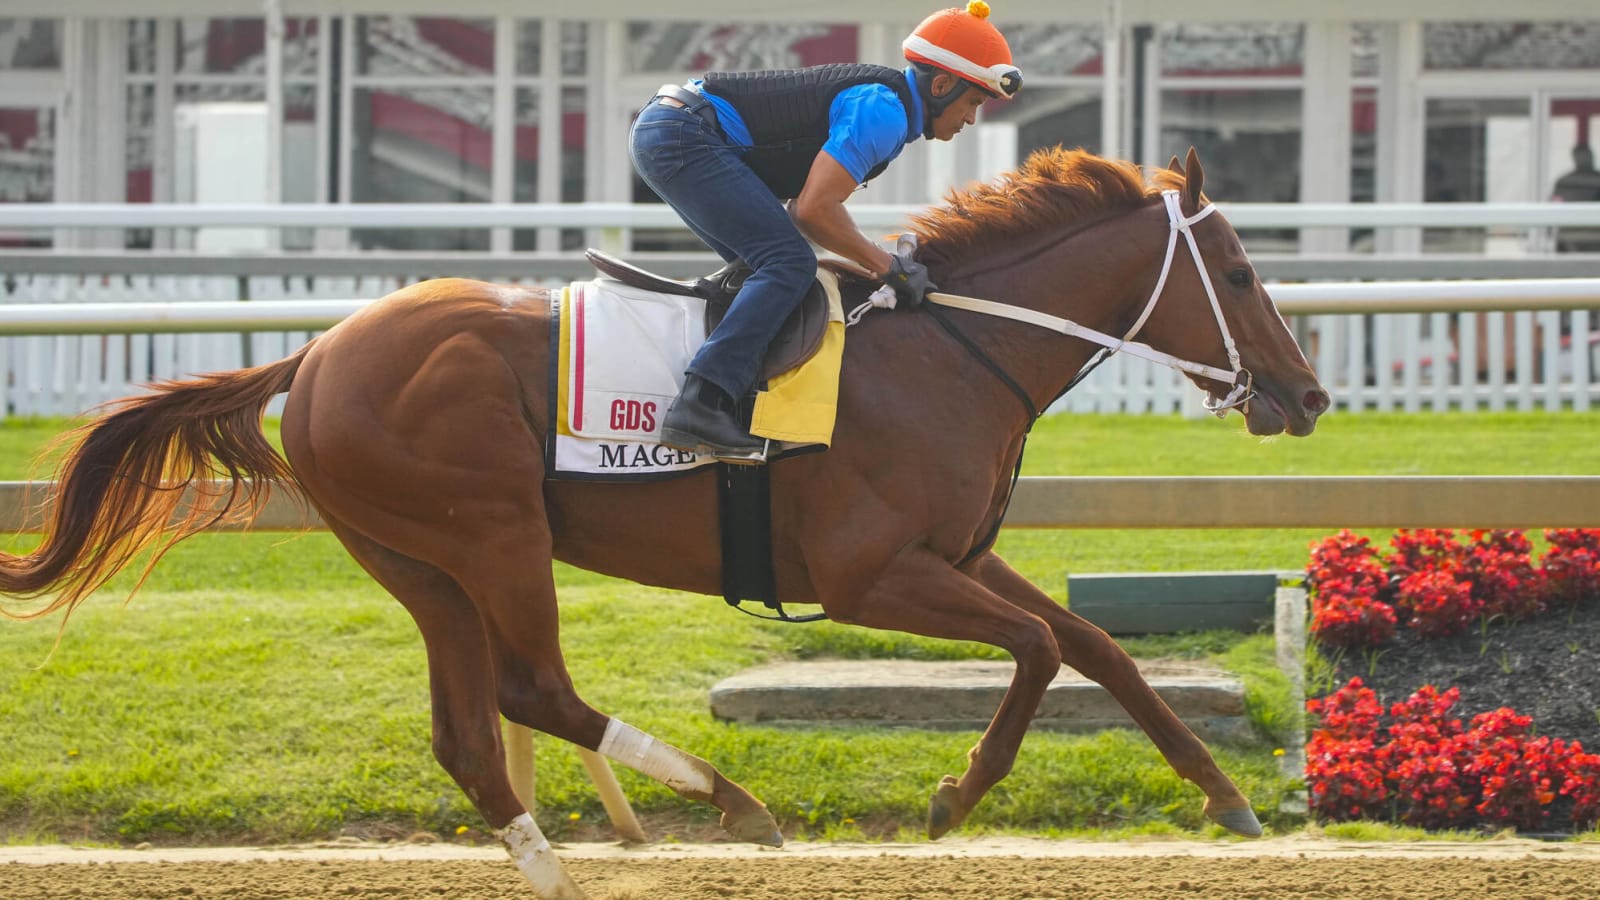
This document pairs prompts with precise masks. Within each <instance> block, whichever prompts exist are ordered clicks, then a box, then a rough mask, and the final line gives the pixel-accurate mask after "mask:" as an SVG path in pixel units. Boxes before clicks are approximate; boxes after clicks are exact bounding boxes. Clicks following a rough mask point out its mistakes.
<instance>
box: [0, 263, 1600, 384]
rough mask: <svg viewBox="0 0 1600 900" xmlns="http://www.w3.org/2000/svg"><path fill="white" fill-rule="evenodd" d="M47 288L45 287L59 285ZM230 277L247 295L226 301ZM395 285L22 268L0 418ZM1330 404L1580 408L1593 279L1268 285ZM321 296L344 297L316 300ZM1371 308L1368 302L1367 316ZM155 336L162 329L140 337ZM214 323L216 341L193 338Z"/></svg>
mask: <svg viewBox="0 0 1600 900" xmlns="http://www.w3.org/2000/svg"><path fill="white" fill-rule="evenodd" d="M58 282H59V283H58ZM241 283H243V287H244V289H245V290H246V291H248V296H249V297H250V301H249V302H241V301H240V298H239V294H240V291H241ZM402 283H403V282H402V281H401V280H400V279H394V278H364V279H354V278H345V279H317V280H309V279H290V280H285V279H282V278H250V279H238V278H229V277H211V278H194V277H183V278H178V277H161V276H129V277H123V278H117V279H111V280H108V279H104V278H93V279H84V278H80V277H70V278H66V279H57V278H54V277H49V276H21V277H19V278H17V279H16V284H15V286H14V287H13V288H12V290H11V291H10V293H9V296H8V297H6V298H5V299H7V300H9V301H10V302H9V303H6V304H0V335H11V336H10V337H0V369H3V370H4V372H5V373H7V375H8V377H6V378H5V379H4V380H3V381H0V412H3V411H5V410H9V411H10V412H11V413H13V414H17V415H61V414H71V413H76V412H79V411H81V410H83V409H85V408H87V407H89V406H92V405H94V404H95V403H98V402H101V401H104V400H109V399H114V398H116V397H122V396H126V395H128V394H131V393H135V392H137V391H138V390H139V389H140V385H143V384H146V383H148V382H150V381H152V380H160V379H168V378H179V377H185V376H188V375H193V374H197V373H200V372H208V371H218V370H224V369H233V368H239V367H241V366H246V365H256V364H260V363H265V362H269V361H271V360H274V359H279V358H282V357H283V356H285V355H287V354H288V353H290V352H293V350H294V349H296V348H297V347H299V346H300V345H301V344H303V343H304V342H305V341H306V340H308V339H309V338H310V336H311V334H312V333H313V332H316V331H319V330H321V329H323V328H326V327H328V326H329V325H331V324H332V323H333V322H336V321H338V320H339V319H340V318H342V317H344V316H345V315H348V314H349V313H350V312H352V311H354V310H355V309H357V308H359V307H360V306H361V305H362V304H363V303H365V302H366V301H368V300H371V299H374V298H377V297H380V296H383V295H384V294H387V293H389V292H390V291H392V290H394V289H396V288H398V287H400V286H401V284H402ZM1272 292H1273V293H1274V295H1275V296H1276V297H1277V299H1278V303H1279V306H1280V308H1281V309H1283V310H1284V312H1285V314H1286V315H1290V316H1295V317H1298V318H1296V319H1295V324H1296V327H1297V330H1298V331H1299V332H1300V335H1301V340H1302V343H1303V344H1304V346H1305V347H1306V351H1307V355H1308V356H1309V357H1310V358H1311V360H1312V362H1313V364H1314V365H1315V366H1316V368H1317V371H1318V373H1319V374H1320V375H1321V377H1322V379H1323V381H1324V383H1325V384H1326V385H1327V387H1328V389H1329V390H1330V392H1331V393H1332V394H1333V396H1334V398H1335V402H1336V403H1337V404H1338V405H1339V407H1340V408H1342V409H1345V410H1361V409H1377V410H1392V409H1405V410H1419V409H1423V408H1427V409H1433V410H1440V411H1442V410H1447V409H1452V408H1459V409H1535V408H1538V409H1556V408H1562V407H1568V406H1570V407H1573V408H1578V409H1588V408H1590V407H1591V405H1592V404H1594V403H1595V402H1596V401H1597V400H1600V385H1597V384H1596V383H1595V377H1594V376H1595V373H1596V371H1597V370H1600V360H1596V358H1595V354H1596V352H1597V350H1600V343H1597V342H1600V333H1597V332H1596V330H1595V328H1594V327H1593V322H1592V319H1591V314H1590V310H1591V309H1600V278H1590V279H1541V280H1530V281H1475V282H1374V283H1362V284H1344V283H1334V284H1296V285H1276V286H1273V287H1272ZM326 296H336V297H340V298H344V299H339V300H320V299H318V298H319V297H326ZM1374 310H1383V312H1379V313H1377V314H1372V315H1368V313H1372V312H1373V311H1374ZM157 329H162V330H163V331H161V333H149V332H152V331H155V330H157ZM219 330H221V331H227V332H230V333H226V334H216V333H204V332H217V331H219ZM1196 399H1197V397H1196V392H1195V391H1194V390H1193V389H1192V388H1191V387H1189V386H1188V383H1187V382H1186V381H1185V380H1183V379H1182V378H1181V377H1180V376H1178V375H1177V374H1176V373H1174V372H1172V371H1171V370H1168V369H1165V368H1161V367H1156V366H1152V365H1150V364H1147V363H1144V362H1142V361H1140V360H1135V359H1131V358H1126V357H1116V358H1113V359H1112V360H1111V361H1110V362H1109V363H1107V364H1106V365H1105V366H1102V367H1101V368H1100V369H1099V370H1098V371H1096V372H1095V373H1094V375H1092V376H1091V377H1090V378H1089V379H1087V380H1086V381H1085V382H1084V384H1083V385H1081V386H1079V388H1077V389H1076V390H1075V391H1074V392H1073V393H1072V394H1070V395H1068V396H1067V397H1066V398H1065V399H1064V400H1063V401H1062V403H1061V405H1060V406H1059V407H1058V408H1059V409H1064V410H1070V411H1074V412H1156V413H1171V412H1185V413H1192V412H1195V411H1196V409H1197V406H1196Z"/></svg>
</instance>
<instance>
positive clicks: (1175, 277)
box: [913, 147, 1329, 435]
mask: <svg viewBox="0 0 1600 900" xmlns="http://www.w3.org/2000/svg"><path fill="white" fill-rule="evenodd" d="M1204 186H1205V170H1204V169H1203V168H1202V167H1201V165H1200V159H1199V157H1198V156H1197V155H1196V154H1195V152H1194V151H1193V150H1190V151H1189V157H1188V160H1187V162H1186V163H1185V164H1183V165H1179V164H1178V162H1177V160H1176V158H1174V160H1173V164H1172V166H1171V168H1170V169H1166V170H1158V171H1156V172H1154V173H1151V175H1150V177H1149V178H1148V179H1147V178H1146V176H1145V173H1143V172H1142V171H1141V170H1140V169H1139V168H1138V167H1137V166H1134V165H1133V164H1131V163H1126V162H1120V161H1116V160H1108V159H1103V158H1101V157H1098V156H1095V155H1093V154H1090V153H1086V152H1084V151H1081V150H1066V149H1063V148H1060V147H1055V148H1050V149H1045V150H1039V151H1036V152H1034V153H1033V154H1032V155H1030V156H1029V157H1028V159H1027V160H1026V161H1025V162H1024V163H1023V165H1022V166H1021V167H1020V168H1018V169H1017V170H1016V171H1014V172H1011V173H1008V174H1006V175H1003V176H1001V177H1000V178H999V179H996V180H995V181H993V182H988V183H984V184H977V185H971V186H969V187H967V188H964V189H961V190H958V191H952V192H951V193H950V194H949V195H948V196H947V197H946V202H945V204H944V205H943V206H940V207H937V208H933V209H931V210H929V211H928V212H927V213H925V214H923V215H921V216H919V217H917V218H916V219H915V220H914V224H913V230H914V231H915V232H916V233H917V237H918V238H919V240H920V241H921V243H922V249H921V256H922V258H923V260H924V261H925V262H927V263H928V265H929V268H930V269H932V270H933V272H934V276H935V277H934V280H935V281H936V282H937V283H938V284H940V285H941V286H943V288H944V289H945V290H946V291H949V292H950V293H949V294H945V295H944V296H943V297H942V298H941V297H940V296H939V295H933V297H932V299H934V301H935V302H936V303H946V304H949V305H957V306H961V307H962V308H964V309H967V310H972V311H977V312H983V313H987V314H988V315H989V316H992V317H999V318H1008V319H1019V318H1020V319H1021V320H1022V321H1028V322H1032V323H1033V324H1034V325H1043V326H1044V328H1043V329H1034V330H1033V331H1032V332H1031V333H1028V334H1024V333H1019V332H1017V331H1016V330H1015V329H1016V326H1015V325H1005V324H992V323H985V322H983V321H975V320H969V321H967V322H966V323H965V325H964V327H965V328H969V329H970V330H971V331H972V332H973V333H974V335H975V336H976V338H977V342H978V344H985V343H986V342H987V343H988V345H990V346H993V347H994V348H995V349H996V351H997V353H996V356H997V357H998V356H1000V355H1004V356H1006V357H1007V359H1006V360H1005V362H1006V365H1007V366H1009V369H1010V374H1011V375H1012V376H1015V378H1014V380H1015V382H1016V383H1017V384H1019V385H1021V386H1022V388H1019V389H1025V391H1026V393H1027V394H1028V399H1029V403H1028V404H1027V405H1029V406H1031V407H1038V406H1041V405H1042V402H1041V401H1043V402H1048V401H1049V399H1050V398H1051V397H1053V396H1056V395H1057V394H1058V393H1059V392H1060V390H1061V389H1062V387H1063V385H1069V383H1070V382H1071V380H1072V379H1073V376H1074V375H1076V374H1077V373H1078V372H1079V370H1080V368H1081V367H1082V366H1083V365H1084V364H1085V362H1086V361H1087V360H1088V359H1089V356H1090V354H1091V353H1092V352H1093V351H1094V350H1095V349H1096V348H1095V345H1096V344H1098V345H1101V346H1104V347H1110V348H1112V349H1114V350H1119V351H1122V352H1127V353H1132V354H1134V355H1138V356H1142V357H1144V358H1147V359H1154V360H1156V361H1158V362H1162V363H1164V364H1166V365H1170V366H1172V367H1174V368H1177V369H1180V370H1182V371H1183V372H1184V373H1185V374H1186V375H1188V376H1189V377H1190V378H1191V379H1192V380H1193V381H1194V382H1195V384H1197V385H1199V387H1200V388H1201V389H1202V390H1204V391H1205V392H1206V394H1207V395H1208V397H1209V398H1210V400H1209V401H1208V404H1207V405H1208V406H1209V407H1210V408H1211V409H1212V410H1213V411H1215V412H1218V413H1219V414H1223V413H1225V412H1226V410H1228V409H1238V410H1240V411H1241V412H1242V413H1243V414H1244V417H1245V421H1246V423H1247V425H1248V427H1249V429H1250V431H1251V432H1252V433H1254V434H1261V435H1266V434H1277V433H1280V432H1283V431H1288V432H1289V433H1290V434H1294V435H1307V434H1310V433H1311V432H1312V430H1313V429H1314V428H1315V427H1316V422H1317V417H1318V416H1320V415H1321V414H1322V413H1323V412H1325V411H1326V410H1327V409H1328V406H1329V399H1328V394H1327V392H1326V391H1325V390H1323V389H1322V386H1321V385H1320V384H1318V383H1317V377H1316V375H1315V374H1314V373H1313V372H1312V371H1311V367H1310V366H1309V365H1308V364H1307V363H1306V359H1305V356H1304V354H1302V353H1301V352H1300V348H1299V346H1298V345H1297V344H1296V343H1295V340H1294V336H1293V335H1292V334H1291V333H1290V332H1289V328H1288V326H1287V325H1286V324H1285V323H1284V321H1283V317H1282V316H1280V315H1279V314H1278V310H1277V308H1276V307H1275V306H1273V304H1272V298H1271V297H1269V296H1268V295H1267V292H1266V289H1265V288H1264V287H1263V286H1262V284H1261V281H1260V279H1259V278H1257V277H1256V273H1255V270H1254V269H1253V268H1252V267H1251V265H1250V259H1249V257H1248V256H1246V255H1245V252H1244V247H1243V245H1242V244H1241V243H1240V242H1239V236H1238V234H1237V233H1235V232H1234V230H1233V228H1232V226H1230V225H1229V224H1228V223H1227V221H1226V220H1225V219H1224V218H1223V217H1222V216H1221V215H1219V214H1217V210H1216V208H1215V207H1213V206H1211V205H1210V204H1209V202H1208V201H1207V200H1206V198H1205V195H1204V193H1203V189H1204ZM960 294H969V295H971V296H965V297H962V296H958V295H960ZM952 295H957V296H952ZM975 298H985V299H975ZM989 301H996V302H989ZM1019 309H1021V310H1026V311H1027V313H1028V314H1027V315H1022V316H1019V315H1017V314H1016V313H1017V311H1018V310H1019ZM1002 329H1010V330H1009V332H1007V333H1006V334H1001V333H1000V331H1001V330H1002ZM1048 331H1055V332H1058V333H1059V334H1067V335H1071V336H1074V337H1079V338H1084V339H1085V341H1087V343H1073V344H1068V345H1063V344H1062V343H1061V339H1060V337H1059V336H1058V335H1057V336H1053V335H1050V334H1048Z"/></svg>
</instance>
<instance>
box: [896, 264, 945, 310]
mask: <svg viewBox="0 0 1600 900" xmlns="http://www.w3.org/2000/svg"><path fill="white" fill-rule="evenodd" d="M891 258H892V260H893V261H892V262H890V263H889V271H888V272H886V273H884V275H883V283H884V284H886V285H888V286H889V287H891V288H893V289H894V295H895V308H896V309H916V308H917V307H918V306H921V305H922V298H923V295H925V294H927V293H928V292H929V291H937V290H938V289H939V286H938V285H936V284H934V283H933V282H931V281H929V280H928V267H927V266H925V265H923V264H922V263H919V262H917V261H916V260H914V259H912V258H911V254H909V253H894V254H891Z"/></svg>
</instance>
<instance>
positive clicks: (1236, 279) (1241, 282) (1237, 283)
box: [1228, 266, 1250, 288]
mask: <svg viewBox="0 0 1600 900" xmlns="http://www.w3.org/2000/svg"><path fill="white" fill-rule="evenodd" d="M1228 283H1229V284H1231V285H1233V286H1234V287H1239V288H1242V287H1249V286H1250V270H1249V269H1247V268H1244V267H1243V266H1241V267H1239V268H1237V269H1230V270H1229V271H1228Z"/></svg>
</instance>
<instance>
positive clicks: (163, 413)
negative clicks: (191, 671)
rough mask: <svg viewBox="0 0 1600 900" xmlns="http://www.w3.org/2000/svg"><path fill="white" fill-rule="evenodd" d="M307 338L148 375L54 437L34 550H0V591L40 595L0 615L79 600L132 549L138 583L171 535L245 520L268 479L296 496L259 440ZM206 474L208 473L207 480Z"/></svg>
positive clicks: (266, 490)
mask: <svg viewBox="0 0 1600 900" xmlns="http://www.w3.org/2000/svg"><path fill="white" fill-rule="evenodd" d="M310 346H311V345H310V344H307V345H306V346H305V347H302V348H301V349H300V350H299V352H297V353H295V354H294V355H293V356H290V357H288V358H287V359H283V360H280V361H278V362H275V363H271V364H269V365H264V366H256V367H254V368H250V369H240V370H238V371H234V372H223V373H218V374H212V375H204V376H201V377H199V378H194V379H190V380H185V381H167V382H161V383H158V384H155V385H153V386H152V387H153V388H154V393H151V394H147V395H143V396H138V397H130V398H127V399H123V400H117V401H113V402H112V403H109V404H106V405H105V406H104V407H102V409H103V411H104V412H103V414H102V415H101V416H99V417H98V418H96V419H94V420H93V421H91V422H89V423H87V424H85V425H83V426H81V427H79V428H77V429H75V430H73V431H71V432H69V433H67V434H65V435H63V436H62V437H61V438H60V439H59V440H58V441H57V442H56V444H55V445H54V447H56V448H59V447H62V446H65V448H66V450H65V452H64V455H63V457H62V461H61V462H60V464H59V465H58V466H57V467H56V479H55V492H54V496H53V497H51V498H49V499H48V500H47V501H46V503H47V509H46V510H45V517H46V521H45V525H44V529H43V530H44V535H45V536H44V539H43V541H42V542H41V543H40V545H39V546H38V548H36V549H35V550H34V551H33V552H32V553H30V554H27V555H24V556H13V555H11V554H9V553H4V552H0V594H5V595H7V597H6V598H5V599H12V600H17V599H20V600H37V599H39V598H41V597H46V596H47V595H49V599H48V600H47V601H46V602H45V603H43V604H26V605H23V607H22V608H18V607H17V605H15V604H13V605H7V604H6V603H4V602H0V614H4V615H5V616H6V617H8V618H13V619H33V618H39V617H41V616H47V615H49V614H51V613H53V612H55V611H56V610H59V609H65V610H66V613H65V615H64V616H63V618H62V622H61V625H62V628H65V627H66V621H67V618H69V617H70V616H71V615H72V612H73V610H75V609H77V606H78V604H79V603H81V602H82V601H83V599H84V598H85V597H87V596H89V595H90V594H92V593H94V592H95V591H96V590H98V589H99V588H100V587H102V586H104V585H105V583H106V582H107V581H109V580H110V579H111V578H112V577H113V576H115V575H116V574H117V573H118V572H120V571H122V569H124V568H125V567H127V566H128V565H129V564H130V563H132V562H133V561H134V560H135V559H137V558H139V557H140V556H141V555H143V556H144V557H145V562H144V569H143V571H142V572H141V573H140V575H139V579H138V581H137V582H136V583H135V585H134V587H133V590H132V591H129V596H130V597H131V596H132V594H133V592H134V591H137V590H138V589H139V586H140V585H143V584H144V581H145V579H146V578H147V577H148V576H149V574H150V571H151V570H152V569H154V568H155V565H156V563H157V562H158V561H160V559H161V557H162V556H164V555H165V554H166V552H167V551H168V550H170V549H172V547H173V546H174V545H176V544H177V543H178V542H179V541H181V540H183V539H185V538H187V537H189V536H191V535H193V534H195V533H197V532H199V531H201V530H204V529H205V528H208V527H210V526H212V525H215V524H217V523H219V522H233V521H248V520H250V519H252V518H254V516H255V515H256V513H258V512H259V511H260V509H261V507H262V506H263V505H265V503H266V501H267V498H268V495H269V494H270V492H271V490H272V488H273V486H274V485H275V484H276V485H279V486H282V487H285V488H286V489H288V490H289V491H291V492H293V494H294V495H295V497H296V499H297V500H298V502H300V503H301V504H302V505H303V504H304V503H305V496H304V493H303V491H302V489H301V488H300V485H299V482H298V480H297V479H296V478H295V476H294V472H293V470H292V469H290V467H289V463H288V461H287V460H285V459H284V458H283V457H282V456H281V455H279V454H278V452H277V451H276V450H274V449H273V447H272V445H271V444H270V443H269V442H268V441H267V437H266V435H265V433H264V432H263V431H262V428H261V419H262V416H263V415H265V412H266V406H267V404H268V403H269V402H270V401H271V400H272V398H273V396H275V395H277V394H280V393H282V392H284V391H286V390H288V389H289V385H290V384H292V383H293V382H294V377H295V373H296V372H298V371H299V369H300V364H301V363H302V362H303V361H304V359H305V355H306V351H307V350H309V349H310ZM213 479H216V480H215V481H213Z"/></svg>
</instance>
